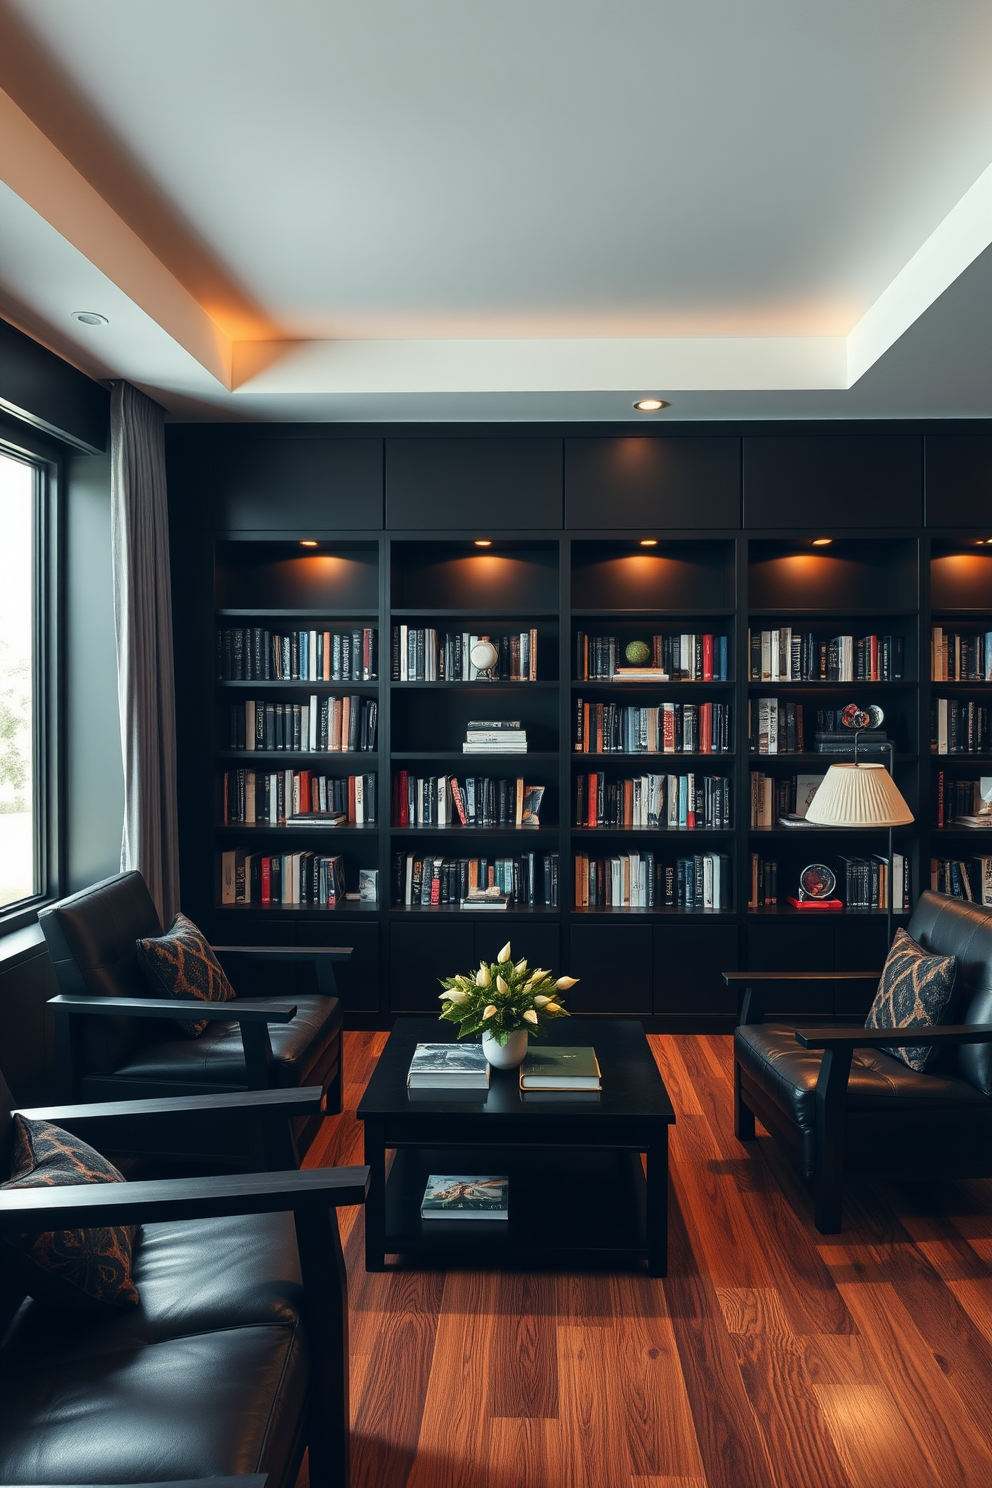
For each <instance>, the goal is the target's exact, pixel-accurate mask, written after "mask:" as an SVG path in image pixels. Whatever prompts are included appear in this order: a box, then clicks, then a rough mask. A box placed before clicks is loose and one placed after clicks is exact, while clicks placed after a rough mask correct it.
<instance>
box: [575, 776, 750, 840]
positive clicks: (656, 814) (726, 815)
mask: <svg viewBox="0 0 992 1488" xmlns="http://www.w3.org/2000/svg"><path fill="white" fill-rule="evenodd" d="M575 825H576V826H577V827H618V828H622V827H657V828H658V829H659V830H662V831H665V830H667V831H683V832H685V831H688V832H691V831H694V830H695V829H697V828H701V829H708V830H716V831H721V830H724V829H726V828H729V827H730V826H732V825H733V814H732V809H731V782H730V780H729V779H728V778H727V777H726V776H725V775H637V776H634V777H632V778H630V779H627V780H610V779H608V778H607V776H606V775H605V773H604V772H603V771H602V770H598V771H593V772H592V773H591V774H588V775H585V774H584V775H579V776H577V778H576V781H575Z"/></svg>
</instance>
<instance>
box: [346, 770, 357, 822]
mask: <svg viewBox="0 0 992 1488" xmlns="http://www.w3.org/2000/svg"><path fill="white" fill-rule="evenodd" d="M357 815H358V813H357V811H356V810H355V777H354V775H349V776H348V820H349V821H350V822H352V823H354V822H355V821H356V820H357Z"/></svg>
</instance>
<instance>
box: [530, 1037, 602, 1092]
mask: <svg viewBox="0 0 992 1488" xmlns="http://www.w3.org/2000/svg"><path fill="white" fill-rule="evenodd" d="M520 1089H521V1090H600V1089H602V1083H601V1074H600V1068H599V1060H598V1059H597V1058H596V1050H595V1049H594V1048H592V1047H591V1045H575V1046H574V1047H570V1046H564V1045H562V1046H557V1045H551V1044H546V1045H545V1046H544V1047H543V1048H541V1049H531V1050H530V1051H529V1052H528V1054H527V1058H526V1059H525V1060H524V1062H523V1064H522V1065H521V1066H520Z"/></svg>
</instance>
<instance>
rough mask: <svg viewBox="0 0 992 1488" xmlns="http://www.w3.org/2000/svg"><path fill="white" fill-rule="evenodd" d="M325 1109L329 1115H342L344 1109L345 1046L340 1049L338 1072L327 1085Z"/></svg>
mask: <svg viewBox="0 0 992 1488" xmlns="http://www.w3.org/2000/svg"><path fill="white" fill-rule="evenodd" d="M324 1109H325V1111H326V1112H327V1114H328V1116H340V1115H341V1112H342V1111H343V1110H344V1047H343V1045H342V1047H341V1048H340V1050H339V1051H338V1072H337V1074H336V1075H335V1076H334V1079H333V1080H332V1081H331V1083H330V1085H328V1087H327V1094H326V1095H325V1097H324Z"/></svg>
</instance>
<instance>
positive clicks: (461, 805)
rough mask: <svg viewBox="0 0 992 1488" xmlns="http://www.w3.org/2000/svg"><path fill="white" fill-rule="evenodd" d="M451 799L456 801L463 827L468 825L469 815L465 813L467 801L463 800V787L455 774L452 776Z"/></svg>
mask: <svg viewBox="0 0 992 1488" xmlns="http://www.w3.org/2000/svg"><path fill="white" fill-rule="evenodd" d="M451 799H452V800H453V801H454V803H455V810H456V811H457V812H458V820H459V821H460V822H461V824H462V826H463V827H467V826H468V817H467V816H466V815H465V802H464V801H463V800H462V788H461V786H460V785H459V784H458V781H457V780H456V779H455V777H454V775H452V777H451Z"/></svg>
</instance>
